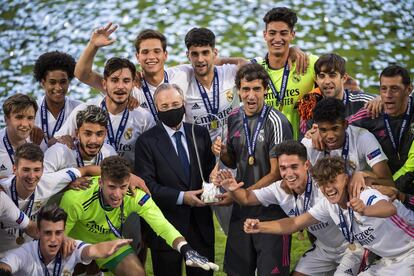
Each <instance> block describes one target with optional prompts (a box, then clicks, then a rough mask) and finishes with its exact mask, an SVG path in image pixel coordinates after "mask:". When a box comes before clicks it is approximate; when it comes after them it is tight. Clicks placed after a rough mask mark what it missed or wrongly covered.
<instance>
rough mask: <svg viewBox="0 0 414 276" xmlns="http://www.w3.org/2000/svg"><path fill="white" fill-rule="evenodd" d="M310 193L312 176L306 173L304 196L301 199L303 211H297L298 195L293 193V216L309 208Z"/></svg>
mask: <svg viewBox="0 0 414 276" xmlns="http://www.w3.org/2000/svg"><path fill="white" fill-rule="evenodd" d="M311 194H312V178H311V176H310V175H309V173H308V180H307V181H306V189H305V198H304V200H303V211H302V212H299V208H298V201H297V200H298V197H297V195H296V194H295V216H300V215H301V214H303V213H305V212H306V211H307V210H308V208H309V202H310V197H311Z"/></svg>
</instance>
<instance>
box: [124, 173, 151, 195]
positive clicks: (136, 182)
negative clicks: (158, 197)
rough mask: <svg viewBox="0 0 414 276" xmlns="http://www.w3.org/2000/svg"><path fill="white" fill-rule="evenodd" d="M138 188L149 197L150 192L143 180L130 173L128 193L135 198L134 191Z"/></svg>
mask: <svg viewBox="0 0 414 276" xmlns="http://www.w3.org/2000/svg"><path fill="white" fill-rule="evenodd" d="M136 188H139V189H141V190H143V191H144V192H146V193H147V194H149V195H151V193H150V190H149V189H148V187H147V185H146V184H145V181H144V179H142V178H141V177H139V176H137V175H135V174H133V173H131V174H130V179H129V191H130V192H131V193H132V196H135V189H136Z"/></svg>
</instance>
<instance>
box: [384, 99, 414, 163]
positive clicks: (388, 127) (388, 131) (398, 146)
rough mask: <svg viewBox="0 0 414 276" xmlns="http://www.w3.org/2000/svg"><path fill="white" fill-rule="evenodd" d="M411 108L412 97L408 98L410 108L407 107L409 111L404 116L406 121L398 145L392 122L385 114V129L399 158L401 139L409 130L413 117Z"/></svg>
mask: <svg viewBox="0 0 414 276" xmlns="http://www.w3.org/2000/svg"><path fill="white" fill-rule="evenodd" d="M411 108H412V106H411V97H408V106H407V110H406V111H405V114H404V119H403V121H402V123H401V129H400V135H399V137H398V144H397V142H396V141H395V138H394V134H393V132H392V128H391V125H390V121H389V116H388V114H387V113H384V124H385V128H386V130H387V133H388V137H390V140H391V144H392V147H393V149H394V151H395V152H396V153H397V154H398V156H399V153H398V150H399V148H400V144H401V139H402V137H403V135H404V133H405V131H406V129H407V125H408V121H409V120H410V117H411Z"/></svg>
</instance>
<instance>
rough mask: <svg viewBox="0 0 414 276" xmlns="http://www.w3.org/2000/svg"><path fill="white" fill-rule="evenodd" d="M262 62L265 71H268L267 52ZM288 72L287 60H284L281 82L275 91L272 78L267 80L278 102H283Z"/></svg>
mask: <svg viewBox="0 0 414 276" xmlns="http://www.w3.org/2000/svg"><path fill="white" fill-rule="evenodd" d="M264 64H265V69H266V71H268V70H269V54H266V56H265V63H264ZM289 74H290V70H289V65H288V62H287V61H286V63H285V67H284V69H283V75H282V83H281V85H280V91H277V89H276V86H275V84H274V83H273V81H272V79H271V78H269V79H270V81H269V86H270V89H271V90H272V92H273V95H274V96H275V97H276V99H277V101H278V102H279V104H283V98H284V97H285V92H286V88H287V84H288V79H289Z"/></svg>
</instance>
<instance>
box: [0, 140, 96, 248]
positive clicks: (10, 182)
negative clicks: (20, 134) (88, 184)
mask: <svg viewBox="0 0 414 276" xmlns="http://www.w3.org/2000/svg"><path fill="white" fill-rule="evenodd" d="M13 172H14V176H13V175H12V176H10V177H9V178H7V179H4V180H2V181H1V182H0V186H1V187H2V188H3V189H4V191H5V192H6V194H7V195H8V196H9V197H10V198H11V199H12V200H13V202H14V204H15V205H16V206H17V207H18V208H19V209H20V210H22V211H23V212H24V213H25V214H26V215H27V216H28V217H29V218H30V219H33V220H35V219H36V216H37V213H38V212H39V209H40V208H41V207H42V206H43V205H44V204H45V203H46V202H47V201H48V200H49V198H50V197H52V196H53V195H54V194H56V193H58V192H59V191H61V190H62V189H63V188H65V187H66V186H67V185H68V184H69V183H70V182H71V181H73V180H75V179H76V178H77V177H81V176H83V175H85V174H94V171H93V169H91V168H90V167H83V168H79V169H75V168H65V169H63V170H60V171H57V172H55V173H50V174H43V152H42V150H41V149H40V147H39V146H38V145H35V144H32V143H26V144H23V145H20V146H19V147H18V148H17V149H16V162H15V164H14V165H13ZM0 237H1V240H2V242H1V243H0V253H3V252H5V251H7V250H9V249H13V248H16V247H18V246H19V245H21V244H23V243H24V242H25V241H27V239H28V237H27V236H26V234H24V233H23V232H22V231H17V230H16V229H13V228H9V227H8V225H1V227H0Z"/></svg>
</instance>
